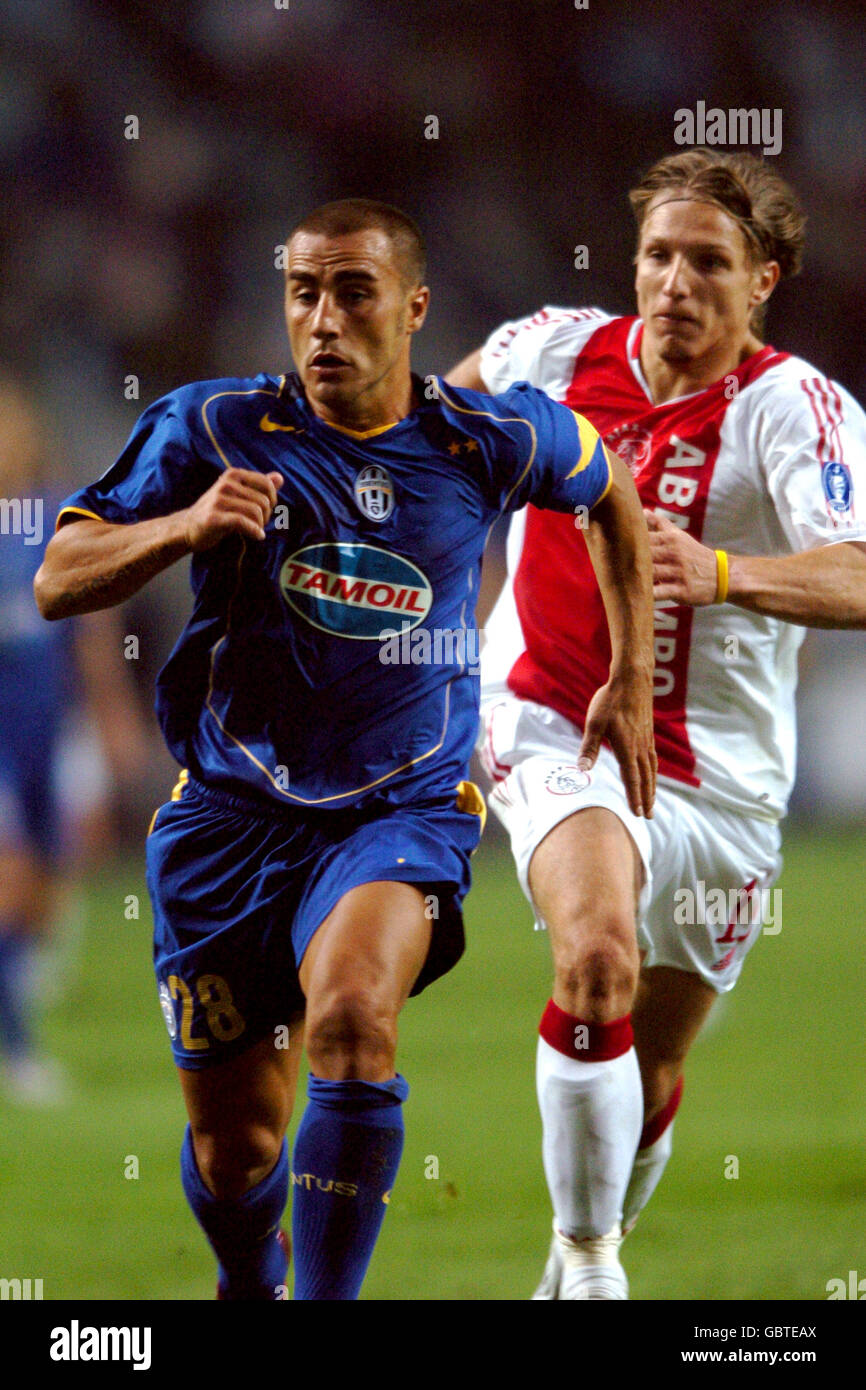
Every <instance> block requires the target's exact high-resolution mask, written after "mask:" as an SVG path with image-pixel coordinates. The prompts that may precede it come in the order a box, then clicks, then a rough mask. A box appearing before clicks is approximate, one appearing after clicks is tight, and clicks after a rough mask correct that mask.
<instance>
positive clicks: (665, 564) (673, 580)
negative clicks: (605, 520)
mask: <svg viewBox="0 0 866 1390" xmlns="http://www.w3.org/2000/svg"><path fill="white" fill-rule="evenodd" d="M644 516H645V517H646V524H647V526H648V527H649V533H650V537H649V539H650V552H651V554H652V559H653V601H654V602H655V603H659V602H661V600H662V599H674V600H675V601H676V602H677V603H688V604H690V605H691V606H692V607H693V608H702V607H704V606H705V605H706V604H708V603H715V601H716V590H717V586H718V571H717V567H716V552H715V551H714V550H710V548H709V546H706V545H701V543H700V541H696V540H695V538H694V536H690V535H688V534H687V532H685V531H683V530H682V528H681V527H679V526H675V525H674V523H673V522H672V521H668V520H667V518H666V517H663V516H659V515H658V513H657V512H651V511H648V510H647V509H646V508H644Z"/></svg>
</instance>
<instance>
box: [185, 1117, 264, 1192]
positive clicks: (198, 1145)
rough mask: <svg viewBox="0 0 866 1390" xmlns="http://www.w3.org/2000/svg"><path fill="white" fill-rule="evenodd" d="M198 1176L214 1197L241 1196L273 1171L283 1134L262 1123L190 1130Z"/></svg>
mask: <svg viewBox="0 0 866 1390" xmlns="http://www.w3.org/2000/svg"><path fill="white" fill-rule="evenodd" d="M193 1144H194V1147H195V1158H196V1163H197V1164H198V1170H199V1173H200V1174H201V1176H202V1179H203V1181H204V1182H205V1184H206V1186H207V1187H208V1188H209V1189H210V1191H211V1192H212V1193H213V1195H214V1196H215V1197H225V1198H229V1199H231V1198H235V1197H242V1196H243V1194H244V1193H245V1192H248V1191H249V1190H250V1188H252V1187H255V1186H256V1185H257V1184H258V1183H260V1182H261V1181H262V1179H263V1178H266V1177H267V1176H268V1174H269V1173H270V1172H271V1171H272V1170H273V1167H274V1164H275V1163H276V1161H277V1159H278V1158H279V1155H280V1149H281V1148H282V1145H283V1134H282V1133H281V1132H279V1133H278V1132H277V1131H275V1130H272V1129H270V1128H268V1127H267V1126H265V1125H261V1124H252V1123H250V1124H246V1125H242V1126H233V1127H232V1128H231V1129H224V1130H201V1129H199V1130H196V1129H194V1130H193Z"/></svg>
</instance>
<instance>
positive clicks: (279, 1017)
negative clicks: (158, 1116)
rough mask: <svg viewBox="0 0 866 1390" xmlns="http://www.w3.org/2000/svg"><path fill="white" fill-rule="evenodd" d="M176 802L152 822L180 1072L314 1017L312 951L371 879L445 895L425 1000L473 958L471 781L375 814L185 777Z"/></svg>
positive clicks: (153, 890) (157, 905)
mask: <svg viewBox="0 0 866 1390" xmlns="http://www.w3.org/2000/svg"><path fill="white" fill-rule="evenodd" d="M175 795H176V798H177V799H172V800H171V801H170V802H167V803H166V804H165V805H164V806H161V807H160V808H159V810H158V811H157V812H156V815H155V816H154V819H153V823H152V825H151V831H150V834H149V836H148V840H147V886H148V890H149V892H150V897H151V902H152V904H153V917H154V945H153V955H154V967H155V970H156V978H157V983H158V988H159V997H160V1003H161V1005H162V1011H163V1016H164V1018H165V1022H166V1026H167V1028H168V1031H169V1035H170V1037H171V1045H172V1051H173V1053H174V1059H175V1061H176V1063H177V1065H178V1066H180V1067H187V1068H190V1069H198V1068H202V1067H208V1066H212V1065H214V1064H215V1063H219V1062H223V1061H228V1060H229V1059H230V1058H231V1057H234V1056H237V1055H238V1054H239V1053H241V1052H243V1051H245V1049H246V1048H248V1047H251V1046H252V1044H253V1043H255V1042H258V1041H259V1040H260V1039H261V1038H263V1037H265V1036H266V1035H269V1034H274V1033H275V1030H276V1029H277V1028H279V1027H281V1026H284V1025H288V1024H289V1023H290V1022H291V1021H292V1020H293V1019H294V1018H297V1017H298V1015H299V1014H302V1013H303V1011H304V996H303V992H302V990H301V986H300V983H299V980H298V968H299V966H300V963H301V961H302V960H303V957H304V952H305V951H306V949H307V947H308V945H309V944H310V941H311V939H312V937H313V934H314V932H315V931H316V929H317V928H318V927H319V926H320V925H321V923H322V922H323V921H324V920H325V918H326V917H327V916H328V914H329V913H330V912H331V911H332V910H333V908H334V907H335V906H336V905H337V903H338V902H339V900H340V898H342V897H343V895H344V894H345V893H347V892H349V890H350V889H352V888H356V887H358V886H359V885H361V884H363V883H376V882H398V883H415V884H417V885H418V887H419V888H420V889H421V890H422V891H423V892H425V894H426V893H428V892H429V893H431V894H434V895H435V907H434V906H433V904H432V903H431V909H430V916H431V920H432V925H433V936H432V941H431V945H430V951H429V954H428V956H427V960H426V962H425V964H424V967H423V969H422V970H421V973H420V975H419V976H418V979H417V980H416V982H415V985H414V988H413V989H412V993H413V994H418V993H419V992H420V991H421V990H422V989H424V988H425V986H426V985H428V984H430V983H431V982H432V981H433V980H435V979H437V978H438V976H440V975H444V974H445V972H446V971H448V970H450V969H451V967H452V966H453V965H454V964H455V963H456V961H457V960H459V958H460V956H461V955H462V953H463V948H464V936H463V916H462V908H461V905H462V901H463V898H464V896H465V894H466V892H467V890H468V888H469V882H470V870H469V856H470V854H471V853H472V851H473V850H474V849H475V847H476V845H477V844H478V840H479V838H480V835H481V827H482V807H483V801H482V798H481V794H480V792H479V791H478V789H477V788H476V787H474V786H473V784H472V783H461V788H460V790H459V792H458V793H455V797H454V798H453V799H450V800H449V801H447V802H443V801H442V800H441V799H439V800H436V801H433V802H429V803H422V804H420V805H418V804H413V806H411V807H393V806H388V805H380V806H378V807H377V808H376V810H375V812H372V811H370V809H369V808H367V809H365V810H364V811H358V810H352V809H349V810H344V811H328V812H322V811H320V812H318V813H316V812H313V813H310V812H304V813H299V812H298V811H295V810H293V809H289V808H286V809H285V810H284V809H283V808H282V807H274V810H273V811H271V810H270V809H269V808H267V807H265V808H263V807H262V806H261V805H260V804H259V803H253V802H251V801H249V800H247V799H246V798H243V797H238V796H233V795H229V794H227V793H225V792H223V791H218V790H215V789H214V788H211V787H205V786H202V785H201V784H200V783H197V782H193V781H190V780H187V781H185V782H184V781H183V779H182V781H181V783H179V784H178V788H177V789H176V793H175ZM466 808H469V809H466Z"/></svg>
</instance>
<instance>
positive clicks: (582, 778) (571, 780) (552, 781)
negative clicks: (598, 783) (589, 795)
mask: <svg viewBox="0 0 866 1390" xmlns="http://www.w3.org/2000/svg"><path fill="white" fill-rule="evenodd" d="M591 781H592V778H591V777H590V775H589V773H588V772H584V771H583V769H582V768H580V767H578V766H577V764H576V763H560V764H559V766H558V767H555V768H554V769H553V771H552V772H548V774H547V776H546V777H545V779H544V785H545V787H546V788H547V790H548V791H549V792H550V794H551V795H552V796H576V795H577V793H578V792H582V791H585V789H586V788H587V787H588V786H589V784H590V782H591Z"/></svg>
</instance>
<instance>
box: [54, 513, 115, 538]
mask: <svg viewBox="0 0 866 1390" xmlns="http://www.w3.org/2000/svg"><path fill="white" fill-rule="evenodd" d="M67 512H74V513H75V514H76V516H89V517H91V518H92V519H93V520H94V521H105V517H104V516H97V515H96V512H89V511H88V510H87V508H86V507H62V508H61V510H60V511H59V512H58V513H57V520H56V521H55V523H54V531H55V534H56V533H57V532H58V531H59V530H60V518H61V517H63V516H66V513H67ZM105 524H106V526H108V525H109V524H110V523H109V522H107V521H106V522H105Z"/></svg>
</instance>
